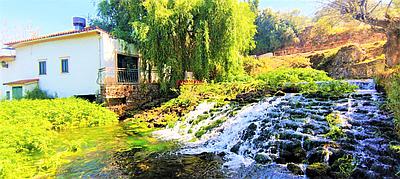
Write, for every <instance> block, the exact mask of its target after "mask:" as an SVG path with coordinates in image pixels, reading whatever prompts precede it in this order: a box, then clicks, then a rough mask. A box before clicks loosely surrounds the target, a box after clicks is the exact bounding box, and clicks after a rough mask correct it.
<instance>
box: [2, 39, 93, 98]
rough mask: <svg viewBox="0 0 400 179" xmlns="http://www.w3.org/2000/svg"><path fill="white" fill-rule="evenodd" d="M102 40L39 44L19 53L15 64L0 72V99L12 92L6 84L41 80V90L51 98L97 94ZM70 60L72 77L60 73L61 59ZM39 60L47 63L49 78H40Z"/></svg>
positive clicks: (43, 76)
mask: <svg viewBox="0 0 400 179" xmlns="http://www.w3.org/2000/svg"><path fill="white" fill-rule="evenodd" d="M100 46H101V41H100V36H99V35H97V34H95V33H93V34H92V35H90V36H85V37H80V38H72V39H64V40H55V41H48V42H42V43H37V44H34V45H29V46H25V47H20V48H17V49H16V60H15V61H13V62H11V63H10V64H9V68H1V69H0V91H1V92H0V93H1V94H0V95H2V97H5V94H6V93H5V90H6V89H11V88H9V87H7V86H4V85H3V83H6V82H12V81H17V80H24V79H33V78H38V79H39V87H40V88H41V89H42V90H45V91H47V92H48V93H49V94H50V95H57V96H58V97H70V96H73V95H89V94H96V93H97V92H98V90H99V85H98V84H97V83H96V81H97V75H98V69H99V68H100V58H101V56H100ZM64 57H67V58H68V59H69V64H68V66H69V73H61V58H64ZM39 60H46V67H47V75H39Z"/></svg>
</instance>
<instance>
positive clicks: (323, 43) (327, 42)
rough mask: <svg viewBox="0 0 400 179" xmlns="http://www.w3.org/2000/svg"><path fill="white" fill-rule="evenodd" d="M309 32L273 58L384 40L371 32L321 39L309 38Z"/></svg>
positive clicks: (383, 35) (381, 34) (348, 33)
mask: <svg viewBox="0 0 400 179" xmlns="http://www.w3.org/2000/svg"><path fill="white" fill-rule="evenodd" d="M310 34H311V32H308V31H307V30H305V31H304V32H303V33H302V34H301V35H300V37H299V38H300V42H299V43H295V44H290V45H288V46H286V47H284V48H282V49H280V50H277V51H275V52H274V55H275V56H283V55H292V54H297V53H307V52H314V51H321V50H327V49H333V48H336V47H340V46H343V45H346V44H350V43H358V44H364V43H370V42H376V41H383V40H386V35H385V34H383V33H377V32H375V31H373V30H363V31H356V32H346V33H341V34H334V35H328V36H323V37H319V36H317V37H310Z"/></svg>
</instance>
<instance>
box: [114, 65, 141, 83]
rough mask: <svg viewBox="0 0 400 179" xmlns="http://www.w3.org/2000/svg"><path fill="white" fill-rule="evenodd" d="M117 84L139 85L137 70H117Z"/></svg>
mask: <svg viewBox="0 0 400 179" xmlns="http://www.w3.org/2000/svg"><path fill="white" fill-rule="evenodd" d="M117 82H118V83H119V84H136V83H139V70H138V69H127V68H118V69H117Z"/></svg>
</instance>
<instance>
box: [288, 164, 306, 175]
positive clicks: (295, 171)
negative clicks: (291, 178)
mask: <svg viewBox="0 0 400 179" xmlns="http://www.w3.org/2000/svg"><path fill="white" fill-rule="evenodd" d="M287 169H288V170H289V171H291V172H292V173H293V174H295V175H304V172H303V170H301V168H300V167H299V166H298V165H296V164H294V163H288V164H287Z"/></svg>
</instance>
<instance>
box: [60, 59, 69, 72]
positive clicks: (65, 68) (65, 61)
mask: <svg viewBox="0 0 400 179" xmlns="http://www.w3.org/2000/svg"><path fill="white" fill-rule="evenodd" d="M61 72H62V73H68V72H69V69H68V59H61Z"/></svg>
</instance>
